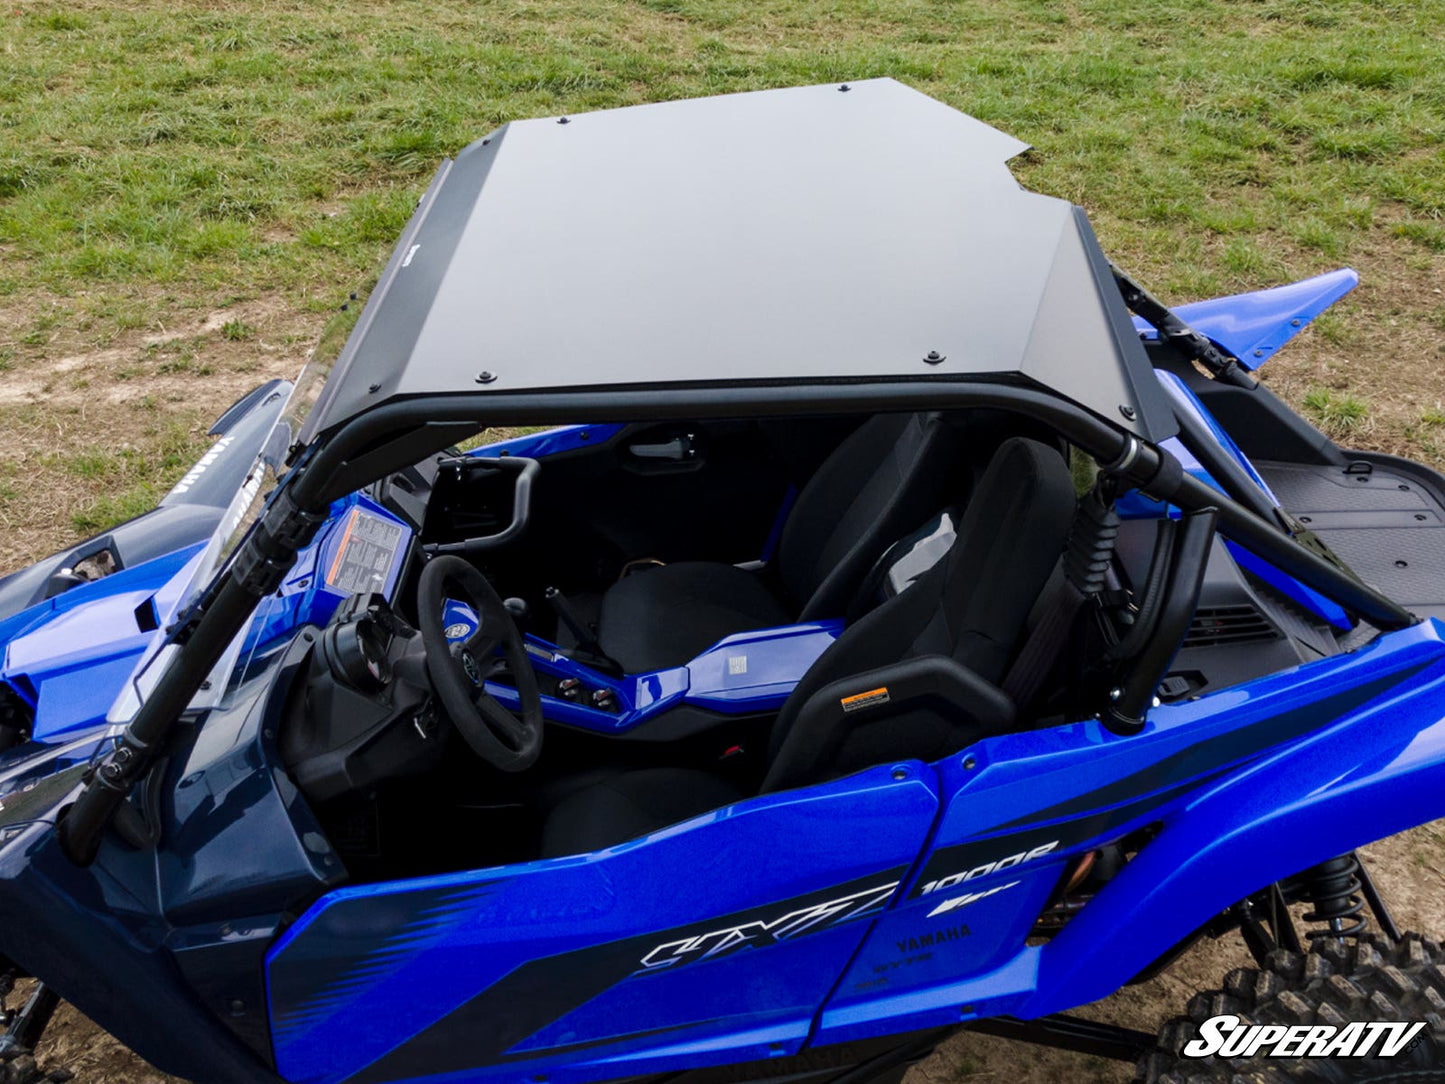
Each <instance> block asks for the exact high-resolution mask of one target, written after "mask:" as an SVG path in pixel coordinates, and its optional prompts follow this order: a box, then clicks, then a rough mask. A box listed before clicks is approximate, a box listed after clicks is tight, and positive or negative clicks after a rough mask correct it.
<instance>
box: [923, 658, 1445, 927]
mask: <svg viewBox="0 0 1445 1084" xmlns="http://www.w3.org/2000/svg"><path fill="white" fill-rule="evenodd" d="M1439 661H1440V660H1439V659H1429V660H1427V661H1425V662H1422V663H1416V664H1414V665H1411V666H1406V667H1403V668H1402V669H1400V670H1397V671H1395V672H1394V673H1391V674H1386V675H1384V676H1383V677H1378V678H1375V679H1373V680H1371V681H1367V682H1365V683H1363V684H1361V685H1356V686H1354V687H1352V688H1349V689H1343V690H1341V691H1340V692H1338V693H1335V694H1334V695H1332V696H1328V697H1326V698H1325V699H1323V700H1317V701H1313V702H1311V703H1308V704H1304V705H1301V706H1300V707H1298V708H1292V709H1290V710H1289V711H1286V712H1282V713H1281V714H1279V715H1272V716H1270V717H1269V718H1267V719H1261V720H1260V721H1258V722H1256V723H1251V724H1249V725H1247V726H1243V727H1240V728H1238V729H1237V730H1234V731H1231V732H1230V733H1228V734H1221V735H1219V736H1218V737H1213V738H1209V739H1206V740H1204V741H1201V742H1196V743H1195V744H1194V745H1191V746H1188V747H1186V748H1184V749H1181V750H1179V751H1178V752H1176V753H1173V754H1171V755H1169V756H1167V757H1162V758H1161V759H1160V760H1158V761H1157V762H1155V763H1154V764H1151V765H1149V766H1148V767H1147V768H1143V769H1141V770H1139V771H1137V772H1133V773H1131V774H1129V775H1126V776H1124V777H1122V778H1120V779H1117V780H1115V781H1113V782H1112V783H1108V784H1106V785H1104V786H1102V787H1098V788H1095V789H1094V790H1091V791H1087V792H1085V793H1083V794H1080V795H1077V796H1075V797H1073V798H1066V799H1064V800H1063V801H1060V802H1056V803H1054V804H1053V805H1051V806H1046V807H1045V808H1043V809H1040V810H1037V811H1036V812H1033V813H1028V814H1025V815H1024V816H1021V817H1017V818H1015V819H1013V820H1011V821H1007V822H1005V823H1003V824H1000V825H997V826H996V827H995V828H993V829H988V830H987V831H988V832H989V833H991V834H988V835H983V834H982V833H980V834H978V835H975V836H973V837H971V838H970V839H967V840H965V841H963V842H961V843H956V844H953V845H952V846H949V847H942V848H939V849H938V850H937V851H935V852H934V854H933V855H932V856H931V857H930V858H929V860H928V862H927V864H926V865H925V866H924V869H923V872H922V873H921V874H919V877H918V880H917V882H916V883H915V885H914V888H913V889H912V891H911V892H910V893H909V898H910V899H916V898H917V897H918V896H920V895H922V894H923V886H924V885H927V884H929V883H930V882H932V881H934V880H937V879H938V878H940V877H948V876H951V875H953V874H956V873H963V872H966V871H968V870H970V869H974V868H977V867H978V866H981V865H984V864H986V863H988V862H996V861H998V860H999V859H1001V858H1006V857H1008V856H1010V855H1014V854H1019V853H1026V852H1028V851H1030V850H1032V849H1033V848H1034V847H1038V846H1042V845H1043V844H1045V843H1048V842H1049V841H1051V840H1058V841H1059V846H1058V850H1060V851H1065V850H1067V849H1068V848H1069V847H1072V846H1074V845H1076V844H1078V843H1082V842H1084V841H1085V840H1088V839H1093V838H1096V837H1098V836H1101V835H1104V834H1105V833H1107V832H1109V831H1110V830H1112V829H1114V828H1117V827H1120V826H1122V825H1124V824H1126V823H1128V822H1129V821H1131V820H1134V819H1136V818H1137V817H1139V816H1141V815H1143V814H1145V813H1147V812H1149V811H1150V810H1152V809H1157V808H1159V807H1161V806H1164V805H1167V804H1168V803H1169V802H1171V801H1173V800H1174V799H1175V798H1178V797H1180V796H1181V795H1183V794H1186V793H1188V792H1189V791H1191V790H1196V789H1198V788H1200V787H1203V786H1205V785H1207V784H1209V783H1212V782H1214V781H1215V780H1216V779H1219V778H1221V777H1222V776H1224V775H1226V774H1228V773H1230V772H1234V771H1238V770H1239V769H1240V768H1243V767H1245V766H1246V765H1248V764H1251V763H1253V762H1254V761H1255V760H1258V759H1259V757H1260V756H1261V755H1262V754H1263V753H1264V752H1265V750H1267V749H1269V748H1270V747H1271V746H1275V745H1280V744H1283V743H1284V742H1287V741H1292V740H1294V739H1295V738H1299V737H1302V736H1304V735H1305V734H1308V733H1310V732H1311V731H1313V730H1318V729H1321V728H1322V727H1325V726H1327V725H1329V724H1330V723H1332V722H1334V721H1335V720H1337V719H1339V718H1341V717H1343V716H1345V715H1347V714H1349V713H1350V712H1352V711H1355V710H1356V709H1357V708H1360V707H1362V706H1363V705H1365V704H1366V703H1368V702H1369V701H1371V700H1373V699H1375V698H1376V697H1377V696H1379V695H1381V694H1382V693H1384V692H1386V691H1388V690H1389V689H1392V688H1394V687H1396V686H1397V685H1400V684H1403V683H1404V682H1405V681H1408V680H1409V679H1410V678H1412V677H1414V676H1415V675H1416V674H1418V673H1420V672H1421V671H1422V670H1425V669H1427V668H1428V667H1430V666H1434V665H1436V664H1437V663H1438V662H1439ZM1161 788H1167V789H1161ZM1141 792H1142V793H1144V794H1145V797H1143V798H1135V796H1136V795H1138V794H1140V793H1141ZM1150 792H1152V793H1150ZM1131 798H1132V799H1134V800H1133V801H1130V800H1129V799H1131ZM1121 802H1122V803H1123V804H1119V803H1121ZM1108 806H1112V807H1113V808H1102V807H1108ZM1080 814H1084V815H1083V816H1080ZM1017 829H1024V830H1023V831H1017ZM1001 872H1007V871H1006V870H1005V871H1001Z"/></svg>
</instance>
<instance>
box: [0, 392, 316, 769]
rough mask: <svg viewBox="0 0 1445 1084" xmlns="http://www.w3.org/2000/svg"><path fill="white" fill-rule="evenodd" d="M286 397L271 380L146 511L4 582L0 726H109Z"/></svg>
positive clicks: (50, 731) (50, 734)
mask: <svg viewBox="0 0 1445 1084" xmlns="http://www.w3.org/2000/svg"><path fill="white" fill-rule="evenodd" d="M290 389H291V385H290V384H289V383H288V382H287V381H283V380H274V381H271V382H269V383H267V384H263V385H261V386H260V387H258V388H256V389H255V390H254V391H252V392H250V393H248V394H247V395H245V396H243V397H242V398H241V399H239V400H238V401H237V402H236V403H235V404H234V405H233V406H232V407H231V408H230V409H229V410H227V411H226V412H225V413H224V414H223V415H222V416H221V417H220V419H218V420H217V422H216V424H215V425H213V426H212V427H211V430H210V433H211V435H212V436H214V437H215V438H216V442H215V444H213V445H212V446H211V448H210V450H208V451H207V452H206V454H205V455H203V456H202V457H201V458H200V459H199V460H197V462H196V463H195V464H194V465H193V466H192V467H191V469H190V470H189V471H187V472H186V474H185V475H184V476H183V477H182V478H181V480H180V481H179V482H178V483H176V485H175V487H174V488H173V489H172V490H171V491H170V492H169V493H167V494H166V495H165V496H164V497H163V498H161V501H160V503H159V504H158V505H157V507H156V508H154V509H152V510H151V511H150V512H147V513H145V514H144V515H142V516H139V517H137V518H136V519H133V520H131V521H129V522H128V523H123V524H121V525H120V526H118V527H115V528H112V529H111V530H109V531H106V532H104V533H103V534H100V535H97V536H95V537H94V538H91V539H88V540H86V541H85V542H81V543H79V544H78V545H75V546H72V547H70V548H69V549H66V550H63V551H61V552H60V553H57V554H53V555H52V556H50V557H48V558H46V559H45V560H43V561H39V562H37V563H36V564H34V565H32V566H30V567H29V568H26V569H22V570H20V571H19V572H16V573H13V574H12V575H10V576H7V577H5V578H4V579H3V580H0V722H3V721H4V716H5V713H6V711H7V710H9V711H19V712H20V713H21V714H22V715H23V716H24V718H23V720H22V722H23V724H24V725H23V729H26V730H28V731H29V732H30V734H31V737H32V738H33V739H35V740H40V741H49V740H52V739H54V738H56V737H57V736H59V735H63V734H66V733H71V732H77V731H80V730H84V729H86V728H89V727H93V726H97V725H99V724H101V723H103V722H104V721H105V716H106V713H107V711H108V710H109V709H110V707H111V705H112V704H113V703H114V702H115V700H116V697H117V696H118V695H119V694H120V692H121V690H122V688H123V687H124V686H125V683H126V681H127V680H128V679H129V678H130V676H131V674H132V673H133V672H134V671H135V670H136V668H137V666H138V665H139V664H140V663H141V661H142V660H143V659H145V658H146V657H147V656H148V655H149V654H150V653H151V652H152V651H153V650H154V648H155V647H156V646H157V645H158V644H159V642H160V640H161V639H162V638H163V637H164V635H165V630H166V627H167V626H168V625H169V624H170V623H171V621H172V620H173V618H174V616H175V613H176V611H177V610H178V608H179V607H180V606H181V605H182V604H183V603H184V602H185V601H186V599H187V598H188V596H189V589H190V587H191V586H192V583H193V581H194V579H195V578H196V576H197V573H198V570H199V567H200V565H201V562H202V556H203V552H204V551H205V549H206V547H207V544H208V543H209V542H210V540H211V539H212V536H213V535H214V534H215V533H216V532H217V530H218V529H219V528H220V527H221V521H222V519H223V516H224V514H225V511H226V509H227V507H228V506H229V505H230V503H231V501H232V499H233V497H234V496H235V494H236V492H237V490H238V489H239V488H240V487H241V485H242V483H243V481H244V480H245V478H246V477H247V474H248V472H249V471H250V469H251V466H252V464H253V463H254V461H255V459H256V456H257V454H258V452H259V450H260V449H261V447H262V445H263V444H264V443H265V441H266V439H267V437H268V435H269V434H270V432H271V430H272V428H273V426H274V425H275V423H276V420H277V417H278V416H279V415H280V413H281V409H282V407H283V405H284V404H285V402H286V397H287V394H288V393H289V391H290ZM77 570H84V572H83V573H82V572H79V571H77Z"/></svg>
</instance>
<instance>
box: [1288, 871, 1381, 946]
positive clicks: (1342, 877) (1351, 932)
mask: <svg viewBox="0 0 1445 1084" xmlns="http://www.w3.org/2000/svg"><path fill="white" fill-rule="evenodd" d="M1359 872H1360V863H1359V860H1358V859H1357V858H1355V856H1354V855H1353V854H1344V855H1341V856H1340V857H1339V858H1331V859H1330V860H1329V861H1328V862H1321V863H1320V864H1319V865H1318V866H1316V867H1315V868H1314V869H1312V870H1310V871H1309V873H1307V874H1305V892H1306V894H1307V895H1308V897H1309V900H1310V902H1311V903H1312V904H1314V910H1313V911H1311V912H1310V913H1309V914H1307V915H1305V916H1304V919H1305V921H1306V922H1326V923H1328V924H1329V928H1328V929H1324V930H1309V931H1308V932H1306V934H1305V936H1306V937H1308V938H1309V939H1310V940H1311V941H1317V940H1320V939H1321V938H1326V937H1333V938H1342V937H1359V936H1360V934H1362V933H1364V932H1365V930H1366V929H1367V928H1368V927H1369V923H1368V922H1367V921H1366V920H1365V919H1364V918H1362V917H1360V912H1362V911H1363V910H1364V909H1365V904H1364V901H1363V900H1362V899H1361V898H1360V894H1359V893H1360V887H1361V886H1360V878H1359V876H1358V874H1359Z"/></svg>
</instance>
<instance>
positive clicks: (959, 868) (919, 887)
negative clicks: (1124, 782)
mask: <svg viewBox="0 0 1445 1084" xmlns="http://www.w3.org/2000/svg"><path fill="white" fill-rule="evenodd" d="M1230 770H1232V769H1222V770H1220V771H1217V772H1213V773H1211V774H1210V775H1209V776H1207V777H1205V778H1203V779H1195V780H1191V781H1190V782H1188V783H1183V784H1180V785H1179V786H1177V787H1171V788H1170V789H1169V790H1166V791H1162V792H1160V793H1158V794H1151V795H1149V796H1148V797H1145V798H1140V799H1139V800H1138V801H1137V802H1127V803H1125V804H1124V805H1121V806H1115V807H1114V808H1113V809H1105V810H1101V811H1099V812H1097V813H1092V814H1090V815H1089V816H1087V817H1079V818H1077V819H1075V820H1071V821H1065V822H1063V823H1062V824H1048V825H1043V826H1042V827H1038V828H1030V829H1026V830H1025V831H1022V832H1009V833H1005V834H1003V835H996V836H987V837H985V838H983V839H977V838H975V839H969V840H965V841H964V842H962V843H955V844H954V845H953V846H951V847H940V848H939V849H938V850H936V851H934V852H933V855H932V856H931V857H930V858H929V859H928V863H927V865H925V866H924V867H923V872H922V873H920V874H919V875H918V881H917V882H916V883H915V884H914V886H913V890H912V891H911V892H909V894H908V898H909V899H917V898H918V897H919V896H921V895H923V889H924V886H925V885H928V884H929V883H931V882H933V881H935V880H937V879H939V878H940V877H949V876H952V875H953V874H955V873H965V872H967V871H968V870H971V869H976V868H978V867H979V866H982V865H984V864H986V863H988V862H997V861H998V860H999V859H1001V858H1007V857H1009V856H1010V855H1016V854H1026V853H1028V852H1029V851H1031V850H1033V849H1034V848H1035V847H1041V846H1043V845H1044V844H1045V843H1049V842H1052V841H1057V842H1058V847H1057V848H1055V850H1056V851H1058V852H1059V853H1062V852H1064V851H1067V850H1068V849H1069V848H1070V847H1073V846H1075V845H1077V844H1079V843H1083V842H1084V841H1085V840H1089V839H1096V838H1098V837H1099V836H1103V835H1106V834H1108V833H1109V832H1111V831H1113V830H1114V829H1116V828H1120V827H1122V826H1123V825H1125V824H1127V823H1129V822H1130V821H1132V820H1135V819H1137V818H1139V817H1141V816H1143V815H1145V814H1147V813H1149V812H1150V811H1152V810H1155V809H1158V808H1159V807H1160V806H1164V805H1167V804H1168V803H1170V802H1172V801H1173V800H1174V799H1175V798H1178V797H1179V796H1180V795H1183V794H1187V793H1189V792H1190V791H1191V790H1195V789H1196V788H1198V787H1201V786H1203V785H1204V784H1206V783H1210V782H1212V781H1213V780H1215V779H1218V778H1219V777H1220V776H1222V775H1224V774H1226V772H1228V771H1230ZM1017 868H1018V867H1017V866H1010V867H1008V868H1006V869H1001V870H998V871H997V872H998V873H999V874H1004V873H1011V872H1014V871H1015V870H1017ZM961 883H963V882H960V884H961ZM950 887H958V886H956V885H954V886H950Z"/></svg>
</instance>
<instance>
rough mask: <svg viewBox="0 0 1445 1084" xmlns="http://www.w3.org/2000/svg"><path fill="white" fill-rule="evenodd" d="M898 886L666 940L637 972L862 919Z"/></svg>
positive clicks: (884, 886) (709, 957)
mask: <svg viewBox="0 0 1445 1084" xmlns="http://www.w3.org/2000/svg"><path fill="white" fill-rule="evenodd" d="M897 887H898V882H897V881H890V882H888V883H887V884H880V885H876V886H874V887H872V888H865V889H864V890H863V891H861V892H854V893H852V894H851V895H847V896H841V897H839V898H838V899H834V900H828V901H826V902H824V903H818V904H813V905H812V906H809V907H801V908H798V909H797V910H794V911H789V912H788V913H786V914H784V915H781V916H779V917H778V918H775V919H766V920H759V921H754V922H747V923H743V924H742V925H737V926H723V927H720V928H718V929H716V930H709V931H708V932H707V933H701V934H698V935H697V936H695V937H684V938H682V939H681V940H677V941H667V942H664V943H663V944H661V945H658V946H657V947H656V948H655V949H653V950H652V951H651V952H649V953H648V954H647V955H646V956H644V957H642V961H641V963H642V966H641V968H640V969H639V970H638V971H637V972H636V973H637V974H639V975H640V974H646V973H648V972H655V971H660V970H662V969H663V968H671V967H681V966H683V965H685V964H690V963H697V962H698V961H700V960H713V959H716V958H717V957H719V956H725V955H728V954H729V953H733V952H739V951H741V950H743V949H746V948H762V947H764V946H766V945H773V944H777V942H779V941H784V940H787V939H788V938H791V937H801V936H802V935H803V934H806V933H812V932H814V931H817V930H821V929H826V928H828V927H829V926H835V925H837V924H838V923H840V922H847V921H849V920H850V919H855V918H862V917H863V916H864V915H870V914H873V913H875V912H877V911H881V910H882V909H883V907H884V905H885V904H886V903H887V902H888V900H889V898H890V897H891V896H892V895H893V892H894V890H895V889H896V888H897Z"/></svg>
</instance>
